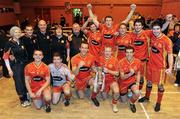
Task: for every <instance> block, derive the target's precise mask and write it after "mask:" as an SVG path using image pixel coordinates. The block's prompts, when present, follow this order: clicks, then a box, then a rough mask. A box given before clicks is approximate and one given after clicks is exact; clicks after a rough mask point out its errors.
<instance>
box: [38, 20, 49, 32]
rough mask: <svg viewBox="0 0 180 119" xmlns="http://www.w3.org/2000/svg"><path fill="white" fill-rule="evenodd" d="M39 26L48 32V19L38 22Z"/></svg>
mask: <svg viewBox="0 0 180 119" xmlns="http://www.w3.org/2000/svg"><path fill="white" fill-rule="evenodd" d="M38 27H39V29H40V31H41V32H46V29H47V24H46V21H44V20H40V21H39V22H38Z"/></svg>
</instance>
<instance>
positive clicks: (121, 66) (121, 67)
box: [118, 60, 124, 72]
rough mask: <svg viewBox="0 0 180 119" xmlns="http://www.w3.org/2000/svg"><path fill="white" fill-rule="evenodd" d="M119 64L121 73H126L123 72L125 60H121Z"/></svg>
mask: <svg viewBox="0 0 180 119" xmlns="http://www.w3.org/2000/svg"><path fill="white" fill-rule="evenodd" d="M118 64H119V71H120V72H124V71H123V64H124V63H123V60H120V61H119V63H118Z"/></svg>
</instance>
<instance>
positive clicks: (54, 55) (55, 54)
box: [53, 52, 62, 59]
mask: <svg viewBox="0 0 180 119" xmlns="http://www.w3.org/2000/svg"><path fill="white" fill-rule="evenodd" d="M53 57H60V59H62V57H61V55H60V54H59V53H58V52H55V53H54V54H53Z"/></svg>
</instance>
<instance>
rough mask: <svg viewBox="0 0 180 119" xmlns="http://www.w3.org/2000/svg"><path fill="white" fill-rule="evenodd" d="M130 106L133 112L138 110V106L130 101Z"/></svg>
mask: <svg viewBox="0 0 180 119" xmlns="http://www.w3.org/2000/svg"><path fill="white" fill-rule="evenodd" d="M129 107H130V109H131V111H132V112H133V113H135V112H136V106H135V104H131V103H129Z"/></svg>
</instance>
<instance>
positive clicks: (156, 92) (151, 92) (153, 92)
mask: <svg viewBox="0 0 180 119" xmlns="http://www.w3.org/2000/svg"><path fill="white" fill-rule="evenodd" d="M142 93H143V94H144V93H145V92H142ZM151 93H155V94H156V93H157V92H151ZM164 93H165V94H180V92H164Z"/></svg>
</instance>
